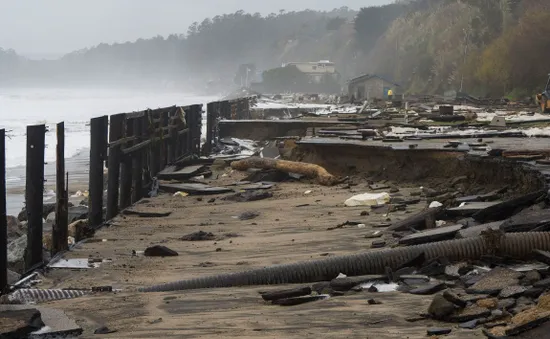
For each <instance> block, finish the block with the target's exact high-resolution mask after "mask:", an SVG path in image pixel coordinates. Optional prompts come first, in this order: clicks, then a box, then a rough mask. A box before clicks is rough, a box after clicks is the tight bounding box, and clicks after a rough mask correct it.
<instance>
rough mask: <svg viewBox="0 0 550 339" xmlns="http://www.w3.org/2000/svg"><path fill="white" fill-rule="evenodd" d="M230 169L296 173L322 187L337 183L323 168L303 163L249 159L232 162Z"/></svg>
mask: <svg viewBox="0 0 550 339" xmlns="http://www.w3.org/2000/svg"><path fill="white" fill-rule="evenodd" d="M231 168H233V169H235V170H238V171H246V170H248V169H249V168H261V169H276V170H279V171H282V172H286V173H297V174H302V175H304V176H306V177H309V178H314V179H317V182H318V183H319V184H321V185H323V186H332V185H334V184H336V183H337V181H338V180H337V178H336V177H335V176H333V175H332V174H330V173H329V172H327V170H326V169H324V168H323V167H321V166H319V165H315V164H308V163H304V162H295V161H287V160H278V159H270V158H258V157H250V158H248V159H243V160H238V161H234V162H232V163H231Z"/></svg>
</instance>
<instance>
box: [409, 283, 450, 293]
mask: <svg viewBox="0 0 550 339" xmlns="http://www.w3.org/2000/svg"><path fill="white" fill-rule="evenodd" d="M445 287H446V286H445V283H442V282H434V283H431V284H426V285H422V286H419V287H417V288H414V289H412V290H410V291H409V293H410V294H416V295H430V294H434V293H437V292H439V291H441V290H443V289H445Z"/></svg>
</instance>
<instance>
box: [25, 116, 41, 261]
mask: <svg viewBox="0 0 550 339" xmlns="http://www.w3.org/2000/svg"><path fill="white" fill-rule="evenodd" d="M45 135H46V126H45V125H35V126H27V169H26V184H25V206H26V211H27V220H28V224H27V253H26V257H25V268H26V269H27V270H28V269H30V268H32V267H34V266H36V265H41V264H42V259H43V258H42V226H43V225H42V207H43V199H44V198H43V196H44V148H45Z"/></svg>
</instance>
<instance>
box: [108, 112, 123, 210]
mask: <svg viewBox="0 0 550 339" xmlns="http://www.w3.org/2000/svg"><path fill="white" fill-rule="evenodd" d="M124 119H125V115H124V114H116V115H112V116H111V119H110V120H111V121H110V128H109V144H113V143H116V142H117V141H118V140H122V136H123V127H124ZM121 159H122V152H121V149H120V145H117V146H114V147H111V148H109V171H108V172H107V215H106V218H107V220H111V219H112V218H114V217H115V216H116V215H117V214H118V211H119V209H118V198H119V186H120V163H121Z"/></svg>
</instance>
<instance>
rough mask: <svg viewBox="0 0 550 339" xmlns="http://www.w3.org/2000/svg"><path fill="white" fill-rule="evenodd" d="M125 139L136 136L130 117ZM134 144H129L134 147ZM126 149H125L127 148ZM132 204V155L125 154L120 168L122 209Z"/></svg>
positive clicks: (126, 122) (126, 125)
mask: <svg viewBox="0 0 550 339" xmlns="http://www.w3.org/2000/svg"><path fill="white" fill-rule="evenodd" d="M123 125H124V128H123V130H124V137H125V139H128V138H132V137H133V136H134V126H133V124H132V120H131V119H128V116H126V117H125V118H124V124H123ZM132 144H133V142H130V141H129V142H128V143H127V146H126V147H128V145H132ZM126 147H125V148H126ZM131 204H132V154H131V153H129V154H126V153H124V152H123V158H122V163H121V167H120V209H125V208H126V207H128V206H130V205H131Z"/></svg>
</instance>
